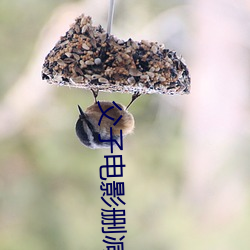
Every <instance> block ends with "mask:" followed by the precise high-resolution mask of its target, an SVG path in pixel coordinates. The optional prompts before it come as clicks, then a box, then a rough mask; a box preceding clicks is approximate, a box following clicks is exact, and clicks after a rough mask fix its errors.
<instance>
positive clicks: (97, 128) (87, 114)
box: [75, 89, 139, 149]
mask: <svg viewBox="0 0 250 250" xmlns="http://www.w3.org/2000/svg"><path fill="white" fill-rule="evenodd" d="M91 91H92V93H93V96H94V99H95V102H94V104H92V105H91V106H89V107H88V108H87V109H86V110H85V111H83V109H82V108H81V107H80V105H78V110H79V118H78V120H77V122H76V126H75V130H76V135H77V137H78V138H79V140H80V142H81V143H82V144H83V145H84V146H86V147H88V148H90V149H100V148H108V147H110V146H111V141H110V140H111V136H112V139H113V140H117V141H119V140H120V139H121V136H122V138H123V137H125V136H127V135H129V134H131V133H133V131H134V127H135V121H134V117H133V115H132V114H131V113H130V112H129V111H128V108H129V106H130V105H131V104H132V103H133V102H134V100H135V99H136V98H137V97H138V96H139V94H138V93H135V94H134V95H133V96H132V100H131V102H130V103H129V104H128V105H127V107H125V106H124V105H122V104H119V103H115V102H110V101H97V99H96V98H97V96H98V91H94V90H93V89H91ZM110 128H112V130H111V129H110ZM110 131H112V135H111V133H110ZM120 131H122V133H121V132H120ZM99 137H100V139H101V140H99Z"/></svg>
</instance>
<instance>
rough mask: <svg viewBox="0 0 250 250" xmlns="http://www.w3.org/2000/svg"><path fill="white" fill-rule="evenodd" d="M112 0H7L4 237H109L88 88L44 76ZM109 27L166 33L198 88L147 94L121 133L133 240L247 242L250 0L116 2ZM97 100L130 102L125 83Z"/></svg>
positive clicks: (0, 195)
mask: <svg viewBox="0 0 250 250" xmlns="http://www.w3.org/2000/svg"><path fill="white" fill-rule="evenodd" d="M108 4H109V1H108V0H106V1H98V0H85V1H69V0H64V1H62V0H54V1H49V0H44V1H38V0H19V1H15V0H13V1H7V0H1V2H0V55H1V59H0V82H1V84H0V98H1V99H0V123H1V124H0V249H1V250H24V249H25V250H31V249H32V250H33V249H36V250H51V249H53V250H57V249H60V250H64V249H65V250H69V249H70V250H80V249H88V250H91V249H104V248H105V245H104V243H102V239H103V238H104V236H105V235H103V234H101V215H100V213H101V208H104V206H103V205H102V202H101V200H100V197H101V191H100V188H99V186H100V179H99V167H100V166H101V165H103V164H104V163H105V161H104V155H107V154H109V153H110V151H109V150H108V149H107V150H90V149H87V148H85V147H83V146H82V145H81V144H80V143H79V141H78V139H77V137H76V135H75V131H74V126H75V122H76V120H77V118H78V111H77V104H80V105H81V106H82V107H85V108H86V107H88V106H90V105H91V104H92V103H93V98H92V94H91V93H90V91H87V90H86V91H83V90H80V89H72V88H71V89H70V88H66V87H57V86H51V85H48V84H47V83H46V82H43V81H42V80H41V68H42V63H43V60H44V57H45V56H46V54H47V53H48V52H49V50H50V49H52V48H53V46H54V44H55V43H56V41H57V40H58V38H59V37H60V35H63V34H64V33H65V31H66V30H67V29H68V27H69V25H70V24H71V23H73V21H74V18H75V17H77V16H78V15H79V14H80V13H85V14H88V15H91V16H92V18H93V21H94V23H95V24H102V25H103V26H104V27H106V21H107V10H108ZM113 33H114V35H116V36H118V37H120V38H122V39H128V38H129V37H132V38H133V39H137V40H141V39H147V40H151V41H159V42H160V43H164V44H165V46H166V47H167V48H170V49H172V50H176V51H177V54H182V55H183V57H184V58H185V59H186V63H187V65H188V66H189V69H190V73H191V77H192V91H191V94H190V95H189V96H160V95H147V96H142V97H140V98H139V99H138V100H137V101H136V102H135V103H134V104H133V106H132V107H131V109H130V112H131V113H132V114H133V115H134V117H135V121H136V129H135V132H134V134H133V135H131V136H128V137H127V138H126V139H125V141H124V150H123V151H122V152H121V151H119V149H116V151H115V153H117V154H120V153H122V154H123V161H124V163H125V164H126V168H125V170H124V172H125V176H124V177H123V181H124V182H125V189H126V195H125V198H124V200H125V201H126V203H127V205H126V214H127V215H126V219H127V224H126V229H127V230H128V233H127V234H126V238H125V239H124V242H125V249H138V250H140V249H141V250H142V249H143V250H152V249H155V250H163V249H164V250H184V249H185V250H188V249H192V250H206V249H213V250H216V249H218V250H224V249H225V250H234V249H241V250H248V249H250V238H249V232H250V213H249V211H250V202H249V201H250V186H249V177H250V170H249V167H250V150H249V149H250V140H249V139H250V101H249V100H250V98H249V93H250V91H249V80H250V75H249V64H250V63H249V62H250V53H249V51H250V42H249V41H250V39H249V38H250V37H249V36H250V35H249V34H250V2H249V1H243V0H242V1H241V0H239V1H233V0H228V1H223V0H218V1H216V0H211V1H205V0H189V1H188V0H186V1H184V0H171V1H165V0H158V1H153V0H146V1H145V0H144V1H142V0H138V1H132V0H127V1H118V0H117V1H116V10H115V17H114V26H113ZM99 98H100V99H104V100H110V101H113V100H114V101H116V102H118V103H122V104H124V105H126V104H127V103H128V102H129V101H130V98H131V96H130V95H127V94H108V93H101V94H100V95H99Z"/></svg>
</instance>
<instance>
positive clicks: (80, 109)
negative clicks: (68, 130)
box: [77, 105, 86, 118]
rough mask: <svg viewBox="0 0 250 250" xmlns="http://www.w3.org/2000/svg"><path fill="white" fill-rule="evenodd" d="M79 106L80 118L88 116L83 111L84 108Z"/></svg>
mask: <svg viewBox="0 0 250 250" xmlns="http://www.w3.org/2000/svg"><path fill="white" fill-rule="evenodd" d="M77 106H78V110H79V113H80V118H86V116H85V114H84V112H83V111H82V108H81V107H80V106H79V105H77Z"/></svg>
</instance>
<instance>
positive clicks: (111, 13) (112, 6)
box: [107, 0, 115, 35]
mask: <svg viewBox="0 0 250 250" xmlns="http://www.w3.org/2000/svg"><path fill="white" fill-rule="evenodd" d="M114 10H115V0H110V5H109V14H108V27H107V33H108V34H109V35H110V34H111V30H112V23H113V17H114Z"/></svg>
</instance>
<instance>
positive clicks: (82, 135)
mask: <svg viewBox="0 0 250 250" xmlns="http://www.w3.org/2000/svg"><path fill="white" fill-rule="evenodd" d="M76 134H77V136H78V138H79V139H80V141H81V142H82V143H83V144H84V145H85V146H88V147H90V146H91V143H90V141H89V138H88V135H87V133H86V131H85V130H84V127H83V122H82V120H81V119H80V118H79V119H78V120H77V122H76Z"/></svg>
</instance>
